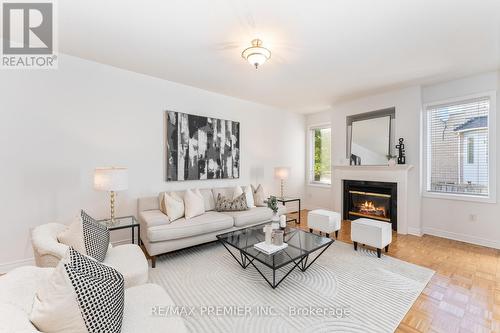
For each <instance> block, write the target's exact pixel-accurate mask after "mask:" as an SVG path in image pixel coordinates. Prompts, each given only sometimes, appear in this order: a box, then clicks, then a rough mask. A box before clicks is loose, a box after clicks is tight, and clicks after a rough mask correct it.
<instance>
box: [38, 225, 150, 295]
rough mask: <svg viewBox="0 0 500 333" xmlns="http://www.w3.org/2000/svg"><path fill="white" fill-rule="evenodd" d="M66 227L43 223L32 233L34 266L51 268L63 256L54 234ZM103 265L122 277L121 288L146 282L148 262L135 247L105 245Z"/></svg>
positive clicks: (63, 246)
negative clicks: (114, 270)
mask: <svg viewBox="0 0 500 333" xmlns="http://www.w3.org/2000/svg"><path fill="white" fill-rule="evenodd" d="M66 228H67V226H66V225H64V224H59V223H47V224H42V225H39V226H37V227H36V228H34V229H33V230H32V232H31V242H32V245H33V252H34V255H35V263H36V265H37V266H38V267H55V266H57V264H58V263H59V261H60V260H61V259H62V258H63V257H64V255H65V254H66V251H67V250H68V246H67V245H65V244H62V243H59V241H58V240H57V235H58V234H59V233H60V232H62V231H63V230H65V229H66ZM103 263H104V264H106V265H109V266H111V267H113V268H114V269H116V270H117V271H118V272H120V273H122V274H123V277H124V279H125V288H128V287H132V286H136V285H140V284H143V283H146V282H147V281H148V262H147V260H146V257H145V256H144V253H143V252H142V250H141V248H140V247H139V246H137V245H134V244H125V245H119V246H116V247H113V246H112V245H111V244H109V248H108V252H107V253H106V258H104V262H103Z"/></svg>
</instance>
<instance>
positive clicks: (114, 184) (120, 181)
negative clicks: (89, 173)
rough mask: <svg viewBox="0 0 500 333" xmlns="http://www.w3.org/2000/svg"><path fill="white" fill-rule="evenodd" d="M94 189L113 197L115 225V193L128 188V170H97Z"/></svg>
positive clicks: (112, 208) (112, 214)
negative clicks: (108, 193) (106, 192)
mask: <svg viewBox="0 0 500 333" xmlns="http://www.w3.org/2000/svg"><path fill="white" fill-rule="evenodd" d="M94 188H95V189H96V190H98V191H108V192H110V196H111V220H110V223H111V224H113V223H115V192H117V191H124V190H126V189H127V188H128V169H127V168H116V167H109V168H96V169H95V172H94Z"/></svg>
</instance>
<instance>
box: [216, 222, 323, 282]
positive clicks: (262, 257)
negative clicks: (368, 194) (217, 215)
mask: <svg viewBox="0 0 500 333" xmlns="http://www.w3.org/2000/svg"><path fill="white" fill-rule="evenodd" d="M265 224H267V223H264V224H259V225H256V226H252V227H249V228H245V229H240V230H235V231H231V232H227V233H224V234H220V235H217V239H218V240H219V242H221V243H222V245H224V247H225V248H226V249H227V250H228V251H229V253H230V254H231V255H232V256H233V258H234V259H236V261H237V262H238V263H239V264H240V266H241V267H243V268H247V267H248V266H249V265H252V266H253V267H254V268H255V269H256V270H257V271H258V272H259V273H260V275H261V276H262V277H263V278H264V280H266V281H267V283H269V285H270V286H271V287H272V288H273V289H274V288H276V287H277V286H278V285H279V284H280V283H281V282H282V281H283V280H284V279H285V278H286V277H287V276H288V275H289V274H290V273H291V272H292V271H293V270H294V269H295V268H296V267H299V269H300V270H301V271H303V272H305V271H306V269H308V268H309V266H311V265H312V264H313V263H314V262H315V261H316V259H318V257H319V256H320V255H321V254H322V253H323V252H325V251H326V249H327V248H328V247H330V245H332V243H333V239H330V238H326V237H322V236H318V235H315V234H312V233H310V232H306V231H304V230H300V229H296V228H289V227H287V228H286V229H285V237H284V238H285V239H284V242H285V243H287V244H288V247H286V248H285V249H283V250H281V251H279V252H276V253H274V254H271V255H268V254H265V253H263V252H260V251H259V250H257V249H255V248H254V247H253V246H254V244H257V243H260V242H263V241H264V238H265V235H264V231H263V230H262V229H263V228H264V225H265ZM266 273H271V274H266ZM266 275H270V277H267V276H266Z"/></svg>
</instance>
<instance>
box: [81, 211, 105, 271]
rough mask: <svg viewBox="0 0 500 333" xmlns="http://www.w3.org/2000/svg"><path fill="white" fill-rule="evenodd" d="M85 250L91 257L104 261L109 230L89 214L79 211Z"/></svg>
mask: <svg viewBox="0 0 500 333" xmlns="http://www.w3.org/2000/svg"><path fill="white" fill-rule="evenodd" d="M80 214H81V217H82V227H83V240H84V243H85V251H86V252H87V255H89V256H91V257H92V258H94V259H96V260H99V261H100V262H102V261H104V258H105V257H106V253H107V251H108V246H109V230H108V228H106V226H104V225H102V224H100V223H99V222H97V221H96V220H95V219H94V218H92V217H91V216H90V215H89V214H87V213H85V212H84V211H83V210H82V211H81V213H80Z"/></svg>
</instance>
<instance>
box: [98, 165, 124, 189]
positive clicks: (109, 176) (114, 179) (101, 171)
mask: <svg viewBox="0 0 500 333" xmlns="http://www.w3.org/2000/svg"><path fill="white" fill-rule="evenodd" d="M94 188H95V189H96V190H98V191H123V190H126V189H127V188H128V169H127V168H115V167H111V168H96V169H95V172H94Z"/></svg>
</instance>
